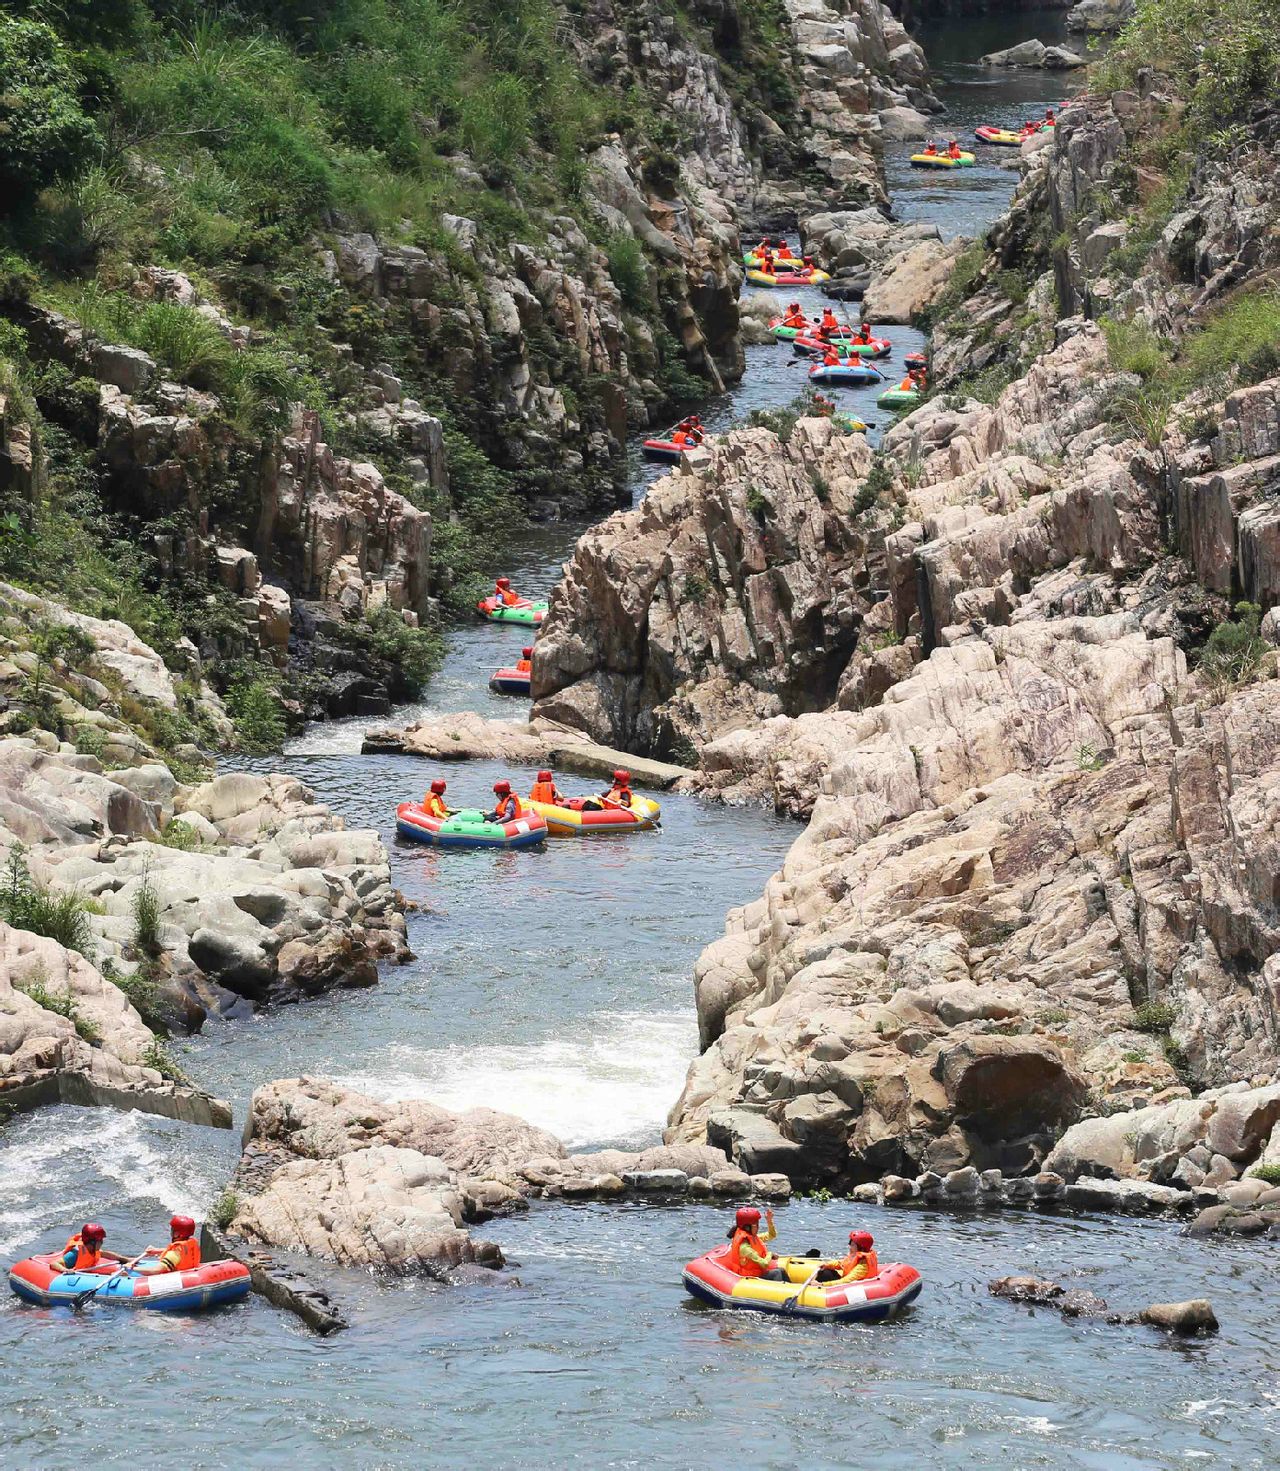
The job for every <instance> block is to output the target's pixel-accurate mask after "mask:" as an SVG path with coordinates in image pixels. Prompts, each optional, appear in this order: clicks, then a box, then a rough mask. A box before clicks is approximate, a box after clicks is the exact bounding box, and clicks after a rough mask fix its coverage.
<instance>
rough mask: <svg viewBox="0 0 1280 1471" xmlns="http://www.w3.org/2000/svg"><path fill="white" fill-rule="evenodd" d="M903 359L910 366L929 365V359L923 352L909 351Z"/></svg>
mask: <svg viewBox="0 0 1280 1471" xmlns="http://www.w3.org/2000/svg"><path fill="white" fill-rule="evenodd" d="M902 361H903V363H905V364H906V366H907V367H908V368H927V367H928V366H929V359H928V358H927V357H925V355H924V353H922V352H909V353H908V354H907V355H906V357H904V358H903V360H902Z"/></svg>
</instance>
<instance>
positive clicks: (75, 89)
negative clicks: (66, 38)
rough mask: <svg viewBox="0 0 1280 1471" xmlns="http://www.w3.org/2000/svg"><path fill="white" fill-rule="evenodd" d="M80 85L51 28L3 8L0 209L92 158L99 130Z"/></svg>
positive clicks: (0, 31)
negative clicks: (5, 11) (82, 101)
mask: <svg viewBox="0 0 1280 1471" xmlns="http://www.w3.org/2000/svg"><path fill="white" fill-rule="evenodd" d="M79 85H80V79H79V77H78V76H77V74H76V72H75V69H74V68H73V66H72V64H71V59H70V56H69V54H68V52H67V49H66V47H64V46H63V44H62V42H61V41H60V40H59V39H58V37H57V35H56V34H55V33H54V32H53V31H52V30H51V29H50V28H49V27H48V26H46V25H42V24H41V23H40V22H39V21H32V20H21V19H15V17H13V16H11V15H6V14H4V13H3V12H0V211H2V210H4V209H5V207H6V206H10V207H12V206H13V205H14V204H16V203H17V202H18V201H19V200H21V199H23V198H26V197H27V196H29V195H31V194H33V193H35V192H36V191H37V190H39V189H42V188H44V186H45V185H46V184H51V183H52V182H53V181H54V180H55V179H60V178H66V177H68V176H70V175H72V174H74V173H75V172H76V170H77V169H78V168H79V167H80V166H81V165H82V164H83V163H84V162H85V161H86V160H87V159H88V157H89V155H90V154H91V152H92V151H93V149H94V147H95V146H96V144H97V142H98V132H97V129H96V128H95V127H94V124H93V122H92V120H91V119H90V118H89V117H88V116H87V114H86V113H85V111H84V108H83V107H82V106H81V103H80V97H79Z"/></svg>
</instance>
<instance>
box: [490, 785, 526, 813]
mask: <svg viewBox="0 0 1280 1471" xmlns="http://www.w3.org/2000/svg"><path fill="white" fill-rule="evenodd" d="M493 791H494V795H495V796H496V797H497V799H498V800H497V803H496V804H495V805H494V809H493V811H492V812H486V813H485V815H484V820H485V821H486V822H514V821H515V819H516V818H517V817H519V816H520V798H519V797H517V796H516V795H515V793H514V792H513V791H512V790H511V783H510V782H509V781H496V782H494V784H493Z"/></svg>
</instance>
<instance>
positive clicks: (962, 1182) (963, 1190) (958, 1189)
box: [943, 1165, 980, 1200]
mask: <svg viewBox="0 0 1280 1471" xmlns="http://www.w3.org/2000/svg"><path fill="white" fill-rule="evenodd" d="M979 1183H980V1182H979V1177H978V1172H977V1170H975V1169H974V1168H973V1166H972V1165H966V1166H965V1167H964V1168H963V1169H959V1170H951V1171H950V1172H949V1173H948V1174H947V1177H946V1179H945V1180H944V1181H943V1187H944V1188H945V1190H946V1192H947V1194H948V1195H950V1196H952V1197H953V1198H955V1199H961V1200H972V1199H973V1198H974V1197H975V1196H976V1195H977V1194H978V1188H979Z"/></svg>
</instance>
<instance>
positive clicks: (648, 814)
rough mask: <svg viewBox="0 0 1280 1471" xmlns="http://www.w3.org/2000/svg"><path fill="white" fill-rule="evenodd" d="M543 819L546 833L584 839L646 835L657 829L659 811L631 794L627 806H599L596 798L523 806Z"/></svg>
mask: <svg viewBox="0 0 1280 1471" xmlns="http://www.w3.org/2000/svg"><path fill="white" fill-rule="evenodd" d="M525 805H526V806H528V807H531V808H532V809H533V810H534V811H535V812H536V813H537V814H538V816H539V817H541V818H543V819H544V820H545V822H546V824H547V830H548V832H550V833H553V834H556V835H558V836H560V837H586V836H587V835H588V834H591V833H638V832H647V831H649V830H650V829H651V828H655V827H657V825H658V819H659V818H660V817H661V816H662V808H661V807H659V806H658V804H657V803H656V802H655V801H654V800H653V799H652V798H651V797H642V796H640V795H639V794H638V793H636V792H632V794H631V806H630V807H623V806H622V805H621V804H620V803H617V802H602V801H601V800H600V798H599V797H567V798H566V799H565V801H564V802H563V803H553V802H527V803H526V804H525Z"/></svg>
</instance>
